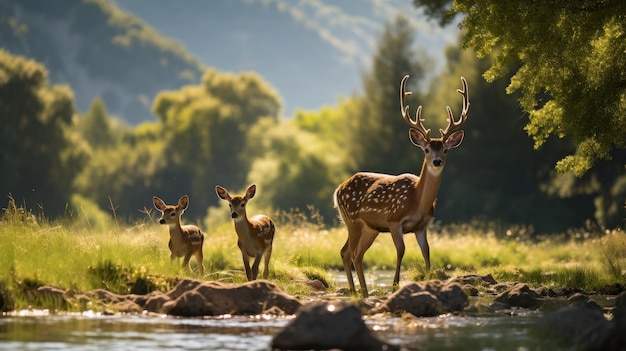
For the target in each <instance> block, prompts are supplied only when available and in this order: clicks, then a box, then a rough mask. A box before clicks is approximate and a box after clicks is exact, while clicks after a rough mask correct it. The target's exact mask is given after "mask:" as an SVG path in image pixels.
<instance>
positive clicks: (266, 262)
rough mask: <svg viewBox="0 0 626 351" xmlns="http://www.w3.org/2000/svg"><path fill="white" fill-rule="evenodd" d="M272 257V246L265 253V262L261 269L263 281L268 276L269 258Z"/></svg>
mask: <svg viewBox="0 0 626 351" xmlns="http://www.w3.org/2000/svg"><path fill="white" fill-rule="evenodd" d="M271 257H272V245H270V247H268V248H267V250H266V251H265V262H264V269H263V279H267V277H268V276H269V274H270V258H271Z"/></svg>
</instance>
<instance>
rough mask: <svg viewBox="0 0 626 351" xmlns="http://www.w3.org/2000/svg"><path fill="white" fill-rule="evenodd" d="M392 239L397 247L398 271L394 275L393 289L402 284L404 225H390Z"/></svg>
mask: <svg viewBox="0 0 626 351" xmlns="http://www.w3.org/2000/svg"><path fill="white" fill-rule="evenodd" d="M389 230H390V231H391V239H392V240H393V244H394V246H395V247H396V273H395V274H394V276H393V289H394V290H396V289H397V288H398V287H399V286H400V266H401V265H402V258H403V257H404V238H403V237H402V225H401V224H399V225H397V226H390V228H389Z"/></svg>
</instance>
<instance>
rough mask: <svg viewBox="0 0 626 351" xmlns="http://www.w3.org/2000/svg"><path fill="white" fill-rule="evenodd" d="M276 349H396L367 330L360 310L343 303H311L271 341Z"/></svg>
mask: <svg viewBox="0 0 626 351" xmlns="http://www.w3.org/2000/svg"><path fill="white" fill-rule="evenodd" d="M272 349H274V350H329V349H340V350H394V349H398V348H397V347H396V346H393V345H389V344H385V343H384V342H382V341H381V340H379V339H378V338H377V337H376V336H375V335H374V334H372V332H371V331H370V330H369V329H368V328H367V326H366V325H365V322H363V319H362V318H361V312H360V310H359V308H358V307H357V306H356V305H354V304H351V303H348V302H342V301H333V302H324V301H318V302H311V303H308V304H306V305H304V306H302V307H301V308H300V310H299V311H298V313H297V315H296V317H295V318H294V319H293V320H292V321H291V322H289V324H288V325H287V326H286V327H285V328H284V329H283V330H282V331H281V332H280V333H278V334H277V335H276V336H275V337H274V338H273V339H272Z"/></svg>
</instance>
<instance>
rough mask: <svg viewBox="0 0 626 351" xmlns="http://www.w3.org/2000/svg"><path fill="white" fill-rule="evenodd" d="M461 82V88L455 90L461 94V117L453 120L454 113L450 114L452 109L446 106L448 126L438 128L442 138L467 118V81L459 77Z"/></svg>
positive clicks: (444, 138) (468, 106) (468, 103)
mask: <svg viewBox="0 0 626 351" xmlns="http://www.w3.org/2000/svg"><path fill="white" fill-rule="evenodd" d="M461 82H462V83H463V90H461V89H457V90H456V91H457V92H458V93H459V94H461V95H462V96H463V111H461V117H460V118H459V120H458V121H455V120H454V115H453V114H452V109H450V106H446V110H447V111H448V126H447V127H446V129H445V130H444V129H439V132H440V133H441V139H442V140H446V138H447V137H448V135H449V133H450V132H451V131H452V130H454V129H457V128H458V127H460V126H461V125H462V124H463V123H465V121H466V120H467V113H468V112H469V108H470V102H469V96H468V92H467V81H466V80H465V78H463V77H461ZM451 127H452V128H451Z"/></svg>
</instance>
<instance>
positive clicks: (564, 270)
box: [0, 206, 626, 310]
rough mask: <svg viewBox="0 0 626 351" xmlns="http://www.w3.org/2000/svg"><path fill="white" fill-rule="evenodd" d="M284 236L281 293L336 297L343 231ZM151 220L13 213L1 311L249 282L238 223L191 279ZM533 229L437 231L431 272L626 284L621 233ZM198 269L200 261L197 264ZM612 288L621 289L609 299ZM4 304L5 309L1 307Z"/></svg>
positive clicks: (309, 220) (279, 238)
mask: <svg viewBox="0 0 626 351" xmlns="http://www.w3.org/2000/svg"><path fill="white" fill-rule="evenodd" d="M275 217H276V218H275V219H276V222H277V227H278V229H277V233H276V237H275V241H274V252H273V256H272V262H271V265H270V271H271V274H270V280H272V281H274V282H275V283H276V284H277V285H278V286H279V287H280V288H281V289H282V290H283V291H285V292H287V293H289V294H291V295H295V296H307V295H309V293H310V287H308V286H307V285H305V284H302V281H304V280H309V279H318V280H320V281H322V282H323V283H324V284H325V285H326V286H328V287H329V289H330V290H331V291H333V290H334V289H335V288H336V285H335V282H334V281H333V276H332V274H331V273H330V271H331V270H335V269H342V266H341V259H340V257H339V250H340V248H341V247H342V246H343V244H344V243H345V240H346V235H347V234H346V232H345V229H344V228H343V227H337V228H331V229H325V228H323V226H322V225H321V224H320V222H319V221H318V220H316V218H315V216H305V215H302V213H299V212H296V213H283V214H277V215H275ZM155 223H156V220H155V219H153V218H150V213H149V212H147V213H146V220H145V222H144V223H139V224H136V225H132V226H131V225H127V226H124V225H118V224H117V223H115V224H113V223H109V224H108V225H107V224H104V225H103V224H102V223H99V224H98V225H93V224H90V221H89V220H85V219H84V218H79V219H72V220H64V221H55V222H48V221H45V220H41V219H39V220H38V221H36V220H34V219H33V218H32V215H30V213H28V212H27V211H25V210H23V209H20V208H17V207H15V206H13V207H11V206H9V207H8V208H7V209H5V212H4V216H3V217H2V222H0V242H2V246H1V249H0V250H2V254H1V255H0V295H1V296H4V300H5V301H4V303H3V305H4V306H0V307H1V308H2V309H4V310H7V309H19V308H25V307H28V306H31V305H34V306H39V305H43V306H40V307H42V308H43V307H49V306H47V304H48V305H49V304H50V303H51V302H49V301H48V302H46V301H34V300H33V298H32V296H31V295H32V294H30V293H29V292H32V290H33V289H36V288H37V287H39V286H41V285H44V284H50V285H55V286H58V287H61V288H64V289H73V290H75V291H87V290H91V289H95V288H106V289H108V290H110V291H112V292H115V293H120V294H126V293H138V294H142V293H147V292H149V291H152V290H161V291H167V290H168V289H170V288H171V287H172V286H173V285H174V284H176V281H177V280H178V279H179V278H180V277H184V276H188V277H192V278H198V279H206V280H220V281H224V282H233V283H241V282H244V281H245V280H246V279H245V274H244V273H243V264H242V262H241V254H240V252H239V250H238V248H237V239H236V235H235V233H234V228H233V225H232V223H230V222H223V223H218V224H215V223H213V224H212V225H211V227H210V228H209V229H208V230H205V232H206V234H207V237H206V240H205V245H204V265H205V267H206V272H205V275H204V276H199V274H197V273H193V272H189V271H187V270H186V269H184V268H182V267H181V266H180V261H178V262H171V260H170V258H169V250H168V248H167V242H168V239H169V236H168V231H167V228H166V227H164V226H160V225H158V224H155ZM530 233H531V231H530V230H529V229H527V228H521V227H512V228H508V229H504V230H501V229H498V228H497V226H494V225H491V224H489V223H470V224H464V225H450V226H446V227H441V226H439V225H437V224H435V225H433V226H432V230H431V231H430V232H429V242H430V247H431V260H432V268H433V270H445V271H446V272H447V273H448V274H449V275H451V276H456V275H463V274H492V275H493V276H494V277H495V278H496V280H498V281H519V282H525V283H528V284H530V285H531V286H547V287H575V288H579V289H583V290H586V291H597V292H610V291H613V290H615V288H616V287H618V288H619V287H621V289H623V288H624V282H625V281H626V234H625V233H624V232H623V231H620V230H613V231H604V232H598V231H593V232H592V231H589V230H587V231H584V230H583V231H577V232H572V233H566V234H563V235H559V236H549V237H544V238H537V237H532V236H531V235H530ZM405 243H406V246H407V247H406V255H405V257H404V260H403V273H408V274H407V276H409V277H410V278H412V279H423V278H424V276H426V275H427V274H426V273H425V272H424V269H423V266H424V263H423V258H422V257H421V253H420V250H419V247H418V245H417V243H416V241H415V239H413V236H406V237H405ZM395 260H396V257H395V249H394V247H393V243H392V241H391V238H390V237H389V235H388V234H381V235H380V237H379V238H378V239H377V240H376V241H375V242H374V244H373V245H372V247H371V249H370V250H368V252H367V253H366V255H365V268H366V269H374V268H377V269H391V268H392V267H394V266H395ZM191 261H192V267H195V261H194V259H193V258H192V260H191ZM611 289H613V290H611ZM0 302H2V301H0Z"/></svg>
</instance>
